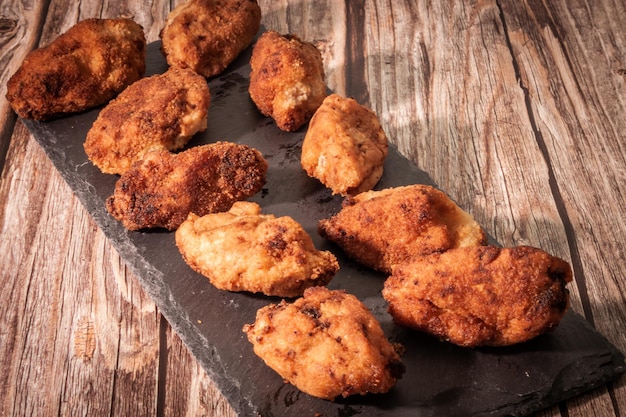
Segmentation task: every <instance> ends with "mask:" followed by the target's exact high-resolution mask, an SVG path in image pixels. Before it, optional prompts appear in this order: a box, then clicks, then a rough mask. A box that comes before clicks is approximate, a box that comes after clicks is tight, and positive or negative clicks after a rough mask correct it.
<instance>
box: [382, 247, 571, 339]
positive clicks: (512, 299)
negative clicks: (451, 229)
mask: <svg viewBox="0 0 626 417" xmlns="http://www.w3.org/2000/svg"><path fill="white" fill-rule="evenodd" d="M571 281H572V271H571V268H570V266H569V264H568V263H567V262H565V261H564V260H562V259H559V258H556V257H553V256H551V255H549V254H547V253H546V252H544V251H542V250H540V249H536V248H531V247H527V246H520V247H514V248H504V249H503V248H498V247H494V246H481V247H474V248H458V249H452V250H450V251H447V252H444V253H441V254H433V255H430V256H427V257H424V258H417V259H414V260H413V261H411V262H409V263H407V264H404V265H401V266H398V267H396V268H395V269H394V273H393V275H391V277H389V278H388V279H387V280H386V282H385V286H384V289H383V297H384V298H385V300H387V302H388V303H389V313H390V314H391V315H392V316H393V318H394V321H395V322H396V323H398V324H400V325H403V326H408V327H412V328H415V329H418V330H422V331H425V332H428V333H430V334H432V335H435V336H437V337H439V338H441V339H443V340H448V341H450V342H452V343H455V344H457V345H461V346H468V347H473V346H505V345H512V344H515V343H520V342H524V341H527V340H530V339H532V338H534V337H536V336H538V335H540V334H542V333H545V332H547V331H549V330H550V329H553V328H554V327H556V326H557V324H558V323H559V322H560V320H561V318H562V317H563V316H564V315H565V312H566V310H567V307H568V304H569V292H568V290H567V288H566V284H567V283H568V282H571Z"/></svg>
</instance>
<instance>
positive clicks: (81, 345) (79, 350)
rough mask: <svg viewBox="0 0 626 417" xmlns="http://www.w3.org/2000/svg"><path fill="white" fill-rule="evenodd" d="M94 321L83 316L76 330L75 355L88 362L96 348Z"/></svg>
mask: <svg viewBox="0 0 626 417" xmlns="http://www.w3.org/2000/svg"><path fill="white" fill-rule="evenodd" d="M95 334H96V332H95V329H94V325H93V322H92V321H91V320H89V319H87V318H82V319H80V321H79V322H78V325H77V326H76V331H75V332H74V356H76V357H78V358H80V359H82V360H84V361H86V362H88V361H90V360H91V358H93V353H94V351H95V350H96V337H95Z"/></svg>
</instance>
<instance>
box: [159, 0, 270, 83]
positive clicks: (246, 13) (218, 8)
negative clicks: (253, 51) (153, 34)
mask: <svg viewBox="0 0 626 417" xmlns="http://www.w3.org/2000/svg"><path fill="white" fill-rule="evenodd" d="M260 25H261V9H260V7H259V5H258V4H257V2H256V0H189V1H187V2H185V3H182V4H180V5H179V6H178V7H176V8H175V9H174V10H172V11H171V12H170V14H169V16H168V18H167V22H166V24H165V27H164V28H163V29H162V30H161V33H160V36H161V39H162V41H163V44H162V48H161V49H162V51H163V54H164V55H165V58H166V59H167V63H168V64H169V65H171V66H176V67H182V68H191V69H192V70H194V71H196V72H197V73H198V74H200V75H202V76H204V77H212V76H215V75H218V74H219V73H221V72H222V71H224V70H225V69H226V67H227V66H228V65H229V64H230V63H231V62H233V61H234V60H235V58H237V56H238V55H239V54H240V53H241V52H242V51H243V50H244V49H245V48H246V47H248V45H250V43H251V42H252V39H253V38H254V36H255V35H256V33H257V32H258V30H259V27H260Z"/></svg>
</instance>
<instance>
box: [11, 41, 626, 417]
mask: <svg viewBox="0 0 626 417" xmlns="http://www.w3.org/2000/svg"><path fill="white" fill-rule="evenodd" d="M159 48H160V42H153V43H151V44H149V45H148V58H147V67H148V70H147V73H146V75H152V74H156V73H162V72H163V71H165V70H166V69H167V64H166V63H165V60H164V58H163V57H162V55H161V53H160V50H159ZM250 51H251V49H250V48H248V49H247V50H246V51H245V52H244V53H243V54H242V55H241V56H240V57H239V58H238V59H237V60H236V61H235V62H234V63H233V64H231V66H230V67H229V68H228V69H227V70H226V72H225V73H223V74H222V75H220V76H218V77H216V78H213V79H210V80H209V86H210V90H211V107H210V109H209V124H208V125H209V127H208V130H207V131H206V132H204V133H201V134H198V135H197V136H196V137H195V138H194V139H193V140H192V141H191V142H190V143H189V145H188V147H189V146H194V145H197V144H200V143H210V142H215V141H218V140H230V141H234V142H239V143H245V144H248V145H250V146H253V147H255V148H257V149H259V150H260V151H261V152H262V153H263V155H264V156H265V158H266V159H267V160H268V162H269V165H270V167H269V170H268V177H267V184H266V185H265V188H264V189H263V191H262V192H260V193H259V194H257V195H256V196H255V197H253V198H252V199H251V200H252V201H256V202H258V203H259V204H260V205H261V206H262V208H263V212H266V213H272V214H275V215H276V216H281V215H290V216H292V217H294V218H295V219H296V220H297V221H299V222H300V223H301V224H302V225H303V227H304V228H305V230H307V232H309V234H310V235H311V237H312V238H313V240H314V243H315V245H316V247H317V248H318V249H328V250H332V251H333V253H335V255H336V256H337V258H338V260H339V263H340V265H341V270H340V272H339V273H338V274H337V276H336V277H335V278H334V279H333V280H332V281H331V283H330V284H329V285H328V286H329V288H331V289H338V288H341V289H345V290H346V291H348V292H349V293H352V294H354V295H356V296H357V297H359V299H361V301H363V302H364V304H365V305H366V306H367V307H368V308H369V309H370V310H372V312H373V313H374V315H375V316H376V318H377V319H378V320H379V321H380V323H381V326H382V327H383V329H384V330H385V333H386V334H387V336H388V337H389V338H390V340H391V341H393V342H399V343H402V344H404V345H405V347H406V353H405V355H404V356H403V362H404V363H405V365H406V368H407V371H406V373H405V375H404V376H403V378H402V379H401V380H400V381H398V383H397V385H396V387H394V388H393V389H392V390H391V391H390V392H389V393H387V394H383V395H367V396H354V397H349V398H346V399H337V400H335V401H325V400H321V399H318V398H314V397H311V396H309V395H307V394H304V393H302V392H300V391H298V390H297V389H296V388H295V387H293V386H291V385H289V384H285V383H284V382H283V381H282V379H281V378H280V377H279V376H278V375H277V374H276V373H275V372H274V371H272V370H271V369H270V368H268V367H267V366H265V364H264V363H263V362H262V361H261V360H260V359H259V358H258V357H256V356H255V355H254V353H253V351H252V346H251V345H250V343H249V342H248V341H247V339H246V338H245V335H244V334H243V332H242V330H241V328H242V326H243V325H244V324H245V323H252V322H253V321H254V318H255V315H256V311H257V310H258V309H259V308H261V307H263V306H265V305H267V304H270V303H275V302H278V301H279V299H278V298H273V297H265V296H260V295H253V294H248V293H230V292H225V291H220V290H217V289H216V288H214V287H213V286H211V285H210V283H209V282H208V280H207V279H206V278H204V277H202V276H200V275H199V274H197V273H195V272H193V271H192V270H191V269H190V268H189V267H188V266H187V265H186V264H185V263H184V261H183V260H182V257H181V256H180V254H179V252H178V249H177V248H176V246H175V244H174V235H173V233H169V232H164V231H146V232H130V231H127V230H126V229H124V228H123V226H121V224H120V223H118V222H117V221H116V220H114V219H113V218H111V217H110V216H109V214H108V213H107V211H106V209H105V207H104V200H105V199H106V197H108V196H109V195H111V194H112V193H113V188H114V186H115V181H116V180H117V178H118V177H117V176H114V175H106V174H102V173H101V172H100V171H99V170H98V169H97V168H95V167H94V166H93V165H92V164H91V163H90V162H89V161H88V159H87V157H86V155H85V153H84V151H83V142H84V138H85V135H86V133H87V131H88V130H89V128H90V127H91V125H92V123H93V121H94V120H95V119H96V117H97V114H98V111H99V109H95V110H92V111H88V112H84V113H81V114H77V115H72V116H68V117H65V118H62V119H58V120H54V121H51V122H46V123H41V122H36V121H32V120H23V122H24V124H25V125H26V126H27V127H28V129H29V130H30V131H31V133H32V134H33V136H34V137H35V139H36V140H37V142H38V143H39V144H40V146H41V147H42V148H43V149H44V151H45V152H46V154H47V155H48V157H49V158H50V160H51V161H52V162H53V164H54V165H55V167H56V168H57V170H58V171H59V172H60V174H61V175H62V177H63V178H64V180H65V181H66V182H67V184H68V185H69V186H70V187H71V189H72V190H73V192H74V193H75V194H76V195H77V196H78V198H79V199H80V201H81V203H82V204H83V205H84V206H85V208H86V209H87V210H88V211H89V213H90V214H91V216H92V217H93V219H94V220H95V222H96V223H97V224H98V226H99V227H100V228H101V229H102V231H103V232H104V233H105V235H106V236H107V238H108V239H109V240H110V242H111V243H112V245H113V246H114V247H115V249H116V250H117V251H118V253H119V254H120V256H121V257H122V258H123V259H124V260H125V262H126V263H127V265H128V267H129V268H130V269H131V270H132V272H133V273H134V274H135V276H137V278H138V280H139V282H140V283H141V285H142V287H143V288H144V289H145V291H146V292H147V293H148V294H149V295H150V297H152V298H153V300H154V302H155V304H156V305H157V307H158V308H159V311H160V312H161V313H162V314H163V316H164V317H165V318H166V319H167V320H168V322H169V323H170V325H171V326H172V328H173V329H174V330H175V331H176V332H177V333H178V334H179V336H180V337H181V339H182V340H183V342H184V343H185V344H186V345H187V347H188V348H189V350H190V351H191V352H192V354H193V355H194V356H195V358H196V359H197V360H198V361H199V362H200V364H201V365H202V366H203V368H204V369H205V370H206V371H207V373H208V374H209V375H210V376H211V378H212V379H213V380H214V382H215V383H216V385H217V386H218V388H219V389H220V391H221V392H222V393H223V394H224V396H225V397H226V398H227V399H228V400H229V402H230V404H231V405H232V407H233V409H234V410H235V411H237V412H238V413H239V414H241V415H243V416H250V415H261V416H266V417H271V416H298V417H300V416H312V415H318V416H320V417H321V416H326V417H328V416H341V417H347V416H354V415H359V416H370V415H376V416H392V415H393V416H409V415H411V416H435V415H446V416H467V415H474V416H505V415H506V416H524V415H527V414H530V413H533V412H535V411H537V410H540V409H542V408H545V407H548V406H551V405H554V404H556V403H558V402H560V401H563V400H565V399H568V398H571V397H573V396H576V395H578V394H580V393H582V392H585V391H588V390H591V389H593V388H595V387H598V386H601V385H604V384H606V383H607V382H609V381H611V380H613V379H615V378H616V377H617V376H619V375H620V374H622V373H624V372H625V371H626V367H625V365H624V356H623V355H622V353H621V352H619V351H618V350H617V349H616V348H615V347H614V346H613V345H611V344H610V343H609V342H608V341H607V340H606V339H605V338H604V337H603V336H602V335H601V334H599V333H598V332H597V331H595V330H594V329H593V328H592V326H591V325H590V324H589V323H588V322H587V321H586V320H585V319H584V318H583V317H581V316H580V315H578V314H576V313H574V312H573V311H571V310H570V311H568V313H567V314H566V316H565V318H564V319H563V321H562V322H561V323H560V325H559V326H558V327H557V328H556V330H555V331H553V332H552V333H549V334H547V335H543V336H540V337H538V338H536V339H534V340H531V341H529V342H526V343H523V344H520V345H515V346H511V347H505V348H491V349H467V348H461V347H458V346H455V345H452V344H450V343H445V342H441V341H439V340H436V339H435V338H432V337H430V336H428V335H425V334H421V333H418V332H415V331H412V330H408V329H404V328H400V327H398V326H396V325H395V324H394V323H393V321H392V320H391V318H390V317H389V315H388V314H387V312H386V305H385V302H384V300H383V299H382V297H381V295H380V290H381V289H382V284H383V280H384V277H383V276H382V275H380V274H378V273H376V272H373V271H371V270H368V269H367V268H364V267H361V266H359V265H357V264H355V263H353V262H352V261H350V260H349V259H347V258H346V257H345V256H344V255H343V253H342V252H341V251H340V250H339V249H337V248H336V247H335V246H333V245H332V244H331V243H328V242H326V241H324V240H323V239H321V238H320V237H319V235H318V234H317V221H318V220H319V219H321V218H325V217H328V216H330V215H332V214H334V213H335V212H337V211H338V210H339V208H340V206H341V199H340V198H339V197H337V196H332V195H331V193H330V191H328V190H327V189H325V188H324V187H323V186H322V185H321V184H319V182H317V181H316V180H314V179H311V178H308V177H307V176H306V174H305V173H304V171H303V170H302V169H301V167H300V146H301V142H302V139H303V137H304V128H303V129H301V130H300V131H299V132H295V133H286V132H282V131H280V130H279V129H278V128H277V127H276V126H275V125H274V123H273V122H272V121H271V120H270V119H268V118H265V117H263V116H262V115H260V114H259V113H258V111H257V110H256V108H255V107H254V105H253V103H252V102H251V101H250V99H249V97H248V92H247V87H248V74H249V65H248V62H249V58H250ZM412 183H421V184H428V185H432V186H436V184H434V183H433V181H432V180H431V179H430V177H429V176H428V175H427V174H426V173H425V172H423V171H421V170H419V169H418V168H417V167H415V166H414V165H413V164H412V163H411V162H410V161H409V160H407V159H406V158H404V157H403V156H402V155H400V153H399V152H398V150H397V149H396V148H395V147H394V146H390V149H389V157H388V159H387V161H386V163H385V173H384V175H383V178H382V179H381V181H380V182H379V184H378V185H377V187H376V189H382V188H387V187H391V186H399V185H406V184H412ZM444 191H445V190H444Z"/></svg>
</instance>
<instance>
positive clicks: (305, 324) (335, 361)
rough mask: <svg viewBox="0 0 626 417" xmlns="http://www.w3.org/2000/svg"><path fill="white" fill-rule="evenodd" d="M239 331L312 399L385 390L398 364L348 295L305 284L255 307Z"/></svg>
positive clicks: (359, 305)
mask: <svg viewBox="0 0 626 417" xmlns="http://www.w3.org/2000/svg"><path fill="white" fill-rule="evenodd" d="M243 331H244V332H245V333H246V334H247V336H248V340H249V341H250V342H251V343H252V344H253V346H254V353H255V354H256V355H257V356H259V357H260V358H261V359H263V361H264V362H265V363H266V364H267V365H268V366H269V367H270V368H272V369H273V370H274V371H276V372H277V373H278V374H279V375H280V376H281V377H282V378H284V379H285V380H287V381H288V382H290V383H291V384H293V385H294V386H296V387H297V388H298V389H299V390H301V391H303V392H306V393H307V394H309V395H312V396H314V397H319V398H324V399H329V400H332V399H334V398H336V397H338V396H340V395H341V396H342V397H347V396H350V395H354V394H361V395H364V394H367V393H385V392H388V391H389V390H390V389H391V388H392V387H393V386H394V385H395V383H396V381H397V380H398V379H399V378H400V377H401V375H402V373H403V372H404V366H403V365H402V362H401V360H400V356H399V354H398V352H397V350H400V349H401V346H399V345H392V344H391V343H389V341H388V340H387V338H386V337H385V334H384V333H383V331H382V329H381V327H380V324H379V323H378V321H377V320H376V318H375V317H374V316H373V315H372V313H371V312H370V311H369V310H368V309H367V308H366V307H365V306H364V305H363V304H362V303H361V302H360V301H359V300H358V299H357V298H356V297H355V296H353V295H351V294H347V293H346V292H344V291H341V290H334V291H331V290H329V289H327V288H325V287H311V288H307V290H306V291H305V292H304V297H302V298H299V299H297V300H296V301H295V302H294V303H292V304H289V303H286V302H285V301H284V300H283V301H282V302H281V303H280V304H272V305H269V306H266V307H263V308H261V309H260V310H259V311H258V312H257V315H256V321H255V322H254V324H247V325H245V326H244V328H243Z"/></svg>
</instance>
